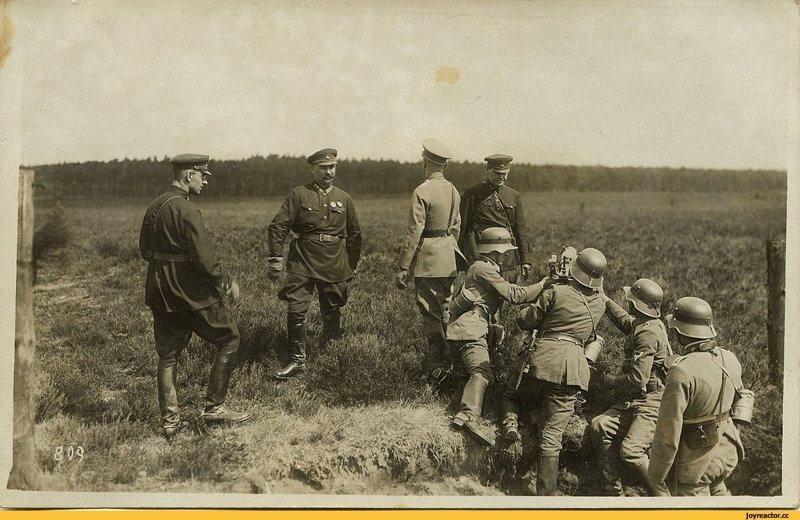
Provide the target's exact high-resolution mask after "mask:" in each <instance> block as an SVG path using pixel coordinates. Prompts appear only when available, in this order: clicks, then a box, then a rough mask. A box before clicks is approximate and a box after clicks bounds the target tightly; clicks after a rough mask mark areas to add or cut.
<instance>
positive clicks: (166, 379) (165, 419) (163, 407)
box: [156, 360, 181, 438]
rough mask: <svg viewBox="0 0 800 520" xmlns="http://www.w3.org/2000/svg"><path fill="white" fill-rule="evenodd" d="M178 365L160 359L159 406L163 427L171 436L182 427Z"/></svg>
mask: <svg viewBox="0 0 800 520" xmlns="http://www.w3.org/2000/svg"><path fill="white" fill-rule="evenodd" d="M177 377H178V366H177V364H175V362H174V361H173V362H166V363H165V362H164V361H162V360H159V362H158V372H157V375H156V381H157V383H158V408H159V410H160V412H161V429H162V432H163V433H164V435H165V436H166V437H167V438H169V437H172V436H173V435H175V434H176V433H178V431H179V430H180V429H181V417H180V411H179V408H178V391H177V386H176V381H177Z"/></svg>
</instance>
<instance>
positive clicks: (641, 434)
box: [590, 278, 672, 496]
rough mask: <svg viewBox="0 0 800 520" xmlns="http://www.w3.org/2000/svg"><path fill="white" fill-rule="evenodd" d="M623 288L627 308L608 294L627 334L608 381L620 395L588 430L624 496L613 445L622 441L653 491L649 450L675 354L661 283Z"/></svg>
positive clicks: (609, 308)
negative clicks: (667, 363) (618, 366)
mask: <svg viewBox="0 0 800 520" xmlns="http://www.w3.org/2000/svg"><path fill="white" fill-rule="evenodd" d="M623 290H624V291H625V299H626V300H627V301H628V310H627V311H626V310H625V309H623V308H622V307H620V306H619V305H617V303H616V302H615V301H614V300H612V299H610V298H604V299H605V301H606V313H607V315H608V316H609V318H610V319H611V321H612V322H613V323H614V325H616V326H617V328H619V330H620V331H622V332H623V333H624V334H625V359H624V361H623V364H622V375H619V376H617V377H615V378H613V379H611V380H610V381H608V382H609V383H610V386H611V387H612V388H613V389H614V391H615V393H616V395H617V396H618V397H619V398H620V400H619V402H617V403H616V404H614V406H612V407H611V408H609V409H608V410H606V411H605V412H603V413H601V414H600V415H598V416H597V417H595V418H594V419H593V420H592V425H591V429H590V435H591V439H592V442H593V444H594V446H595V448H596V449H597V450H598V451H599V454H600V465H601V469H602V471H603V476H604V477H605V479H606V481H607V483H608V485H609V491H610V493H611V494H613V495H617V496H622V495H623V489H622V482H621V481H620V479H619V476H618V475H617V471H616V467H615V466H616V464H615V462H616V461H615V457H614V455H613V454H612V453H611V446H612V444H613V443H615V442H619V441H620V440H621V444H620V449H619V454H620V456H621V458H622V460H623V461H625V463H626V464H628V465H629V466H630V467H631V468H632V469H633V470H634V471H635V473H636V474H637V475H638V476H639V478H640V479H641V480H642V482H643V483H644V484H645V485H646V486H647V488H648V490H649V491H650V492H651V493H653V492H654V489H653V488H652V486H651V485H650V483H649V480H648V479H647V465H648V459H647V450H648V449H649V448H650V445H651V444H652V442H653V434H654V433H655V430H656V419H658V407H659V405H660V404H661V394H662V393H663V390H664V380H663V378H664V375H665V372H664V360H665V359H666V358H667V356H670V355H671V354H672V350H671V349H670V347H669V340H668V338H667V329H666V328H665V327H664V324H663V323H662V322H661V320H660V319H659V317H660V316H661V301H662V300H663V298H664V292H663V291H662V290H661V287H660V286H659V285H658V284H657V283H656V282H654V281H652V280H648V279H647V278H640V279H639V280H636V282H634V284H633V285H632V286H630V287H628V286H626V287H623ZM603 296H604V295H603Z"/></svg>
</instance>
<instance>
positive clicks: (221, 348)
mask: <svg viewBox="0 0 800 520" xmlns="http://www.w3.org/2000/svg"><path fill="white" fill-rule="evenodd" d="M198 157H201V158H202V157H205V161H206V162H207V161H208V157H207V156H195V155H194V154H192V155H188V154H187V155H186V156H176V157H175V158H174V159H173V164H180V163H181V161H188V162H189V163H192V160H194V162H195V163H196V162H197V161H198V160H200V161H202V159H198ZM205 173H207V172H205ZM139 250H140V253H141V255H142V258H144V259H145V260H147V261H148V268H147V280H146V282H145V303H146V304H147V306H148V307H150V309H151V310H152V313H153V327H154V335H155V343H156V351H157V353H158V358H159V359H158V378H157V379H158V398H159V407H160V411H161V419H162V426H163V427H164V428H175V427H176V426H177V425H178V424H179V423H180V414H179V408H178V397H177V390H176V386H175V383H176V379H177V363H178V358H179V357H180V354H181V352H182V351H183V349H184V348H185V347H186V346H187V345H188V344H189V340H190V339H191V337H192V333H195V334H197V335H198V336H200V337H201V338H203V339H204V340H206V341H208V342H210V343H213V344H214V345H215V347H216V354H215V356H214V362H213V364H212V366H211V374H210V376H209V384H208V391H207V393H206V399H205V405H206V406H205V409H206V411H209V410H214V409H218V408H219V407H220V406H221V405H222V404H223V403H224V401H225V397H226V394H227V391H228V380H229V379H230V373H231V370H232V368H233V362H234V356H235V354H236V352H237V350H238V348H239V330H238V328H237V326H236V323H235V322H234V321H233V319H232V318H231V317H230V315H229V313H228V309H227V307H226V304H225V302H224V301H223V299H222V296H223V295H224V294H225V293H226V292H227V291H228V289H229V288H230V286H231V279H230V277H229V276H228V275H227V274H226V273H225V272H224V271H223V270H222V266H221V265H220V263H219V261H218V260H217V256H216V253H215V251H214V246H213V244H212V243H211V240H210V239H209V237H208V234H207V232H206V229H205V226H204V224H203V217H202V215H201V213H200V210H199V209H198V207H197V206H195V205H194V204H193V203H192V202H191V201H190V200H189V193H188V191H186V190H185V189H183V188H182V187H180V186H176V185H172V186H170V188H169V189H168V190H167V191H166V192H165V193H163V194H162V195H160V196H159V197H158V198H156V199H155V200H154V201H153V202H152V203H150V206H149V207H148V208H147V211H146V212H145V216H144V219H143V221H142V227H141V231H140V233H139ZM248 417H249V416H248Z"/></svg>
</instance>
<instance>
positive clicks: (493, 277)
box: [447, 227, 549, 445]
mask: <svg viewBox="0 0 800 520" xmlns="http://www.w3.org/2000/svg"><path fill="white" fill-rule="evenodd" d="M514 250H516V246H514V244H513V243H512V238H511V234H510V233H509V232H508V230H507V229H505V228H498V227H495V228H487V229H486V230H484V232H483V233H482V234H481V237H480V243H479V244H478V247H477V248H476V253H478V254H479V255H480V256H479V257H478V259H477V260H476V261H475V263H473V264H472V266H471V267H470V268H469V270H468V271H467V275H466V278H465V280H464V285H463V286H462V288H461V291H460V292H459V293H458V295H457V296H456V297H455V298H454V300H453V304H452V305H451V308H450V318H451V321H450V324H449V325H448V326H447V342H448V343H449V345H450V348H451V350H453V351H456V352H458V354H459V356H460V358H461V363H462V364H463V366H464V367H465V368H466V369H467V372H468V373H469V380H468V381H467V383H466V385H465V386H464V391H463V393H462V396H461V410H460V411H459V412H458V413H457V414H456V416H455V417H453V421H452V422H451V423H450V425H451V427H452V428H454V429H461V428H465V429H466V430H467V431H469V432H470V433H472V434H474V435H476V436H477V437H478V438H479V439H480V440H482V441H483V442H485V443H487V444H489V445H494V440H493V438H492V436H491V435H490V434H488V433H487V432H484V431H483V430H482V428H481V426H480V423H479V419H480V417H481V409H482V407H483V396H484V394H485V393H486V388H487V387H488V386H489V384H491V383H492V382H493V381H494V374H493V372H492V365H491V361H490V360H489V345H488V343H487V337H488V335H489V325H490V323H491V321H492V320H493V319H494V315H495V312H496V311H497V309H498V308H499V307H500V305H501V303H502V301H503V300H505V301H508V302H511V303H513V304H520V303H527V302H532V301H533V300H534V299H536V297H537V296H539V293H541V291H542V285H541V284H537V285H531V286H528V287H521V286H519V285H514V284H511V283H509V282H507V281H506V280H504V279H503V278H501V277H500V265H501V264H502V262H503V260H504V259H505V258H506V257H507V256H508V255H510V254H512V252H513V251H514ZM547 280H549V278H547Z"/></svg>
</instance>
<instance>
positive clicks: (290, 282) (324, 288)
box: [278, 273, 347, 323]
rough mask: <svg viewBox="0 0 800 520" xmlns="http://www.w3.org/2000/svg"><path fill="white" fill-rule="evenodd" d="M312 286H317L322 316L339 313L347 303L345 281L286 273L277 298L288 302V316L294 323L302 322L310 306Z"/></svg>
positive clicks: (312, 293)
mask: <svg viewBox="0 0 800 520" xmlns="http://www.w3.org/2000/svg"><path fill="white" fill-rule="evenodd" d="M314 287H316V288H317V295H318V297H319V309H320V313H321V314H322V315H323V316H330V315H332V314H337V313H339V312H340V310H341V308H342V307H344V305H345V304H346V303H347V282H324V281H322V280H317V279H314V278H307V277H305V276H300V275H298V274H292V273H287V275H286V282H285V284H284V286H283V288H282V289H281V290H280V291H279V292H278V298H279V299H281V300H283V301H285V302H288V304H289V308H288V316H289V318H290V319H293V320H294V321H295V322H296V323H302V322H304V320H305V317H306V313H307V312H308V309H309V307H310V306H311V298H312V297H313V296H314Z"/></svg>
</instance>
